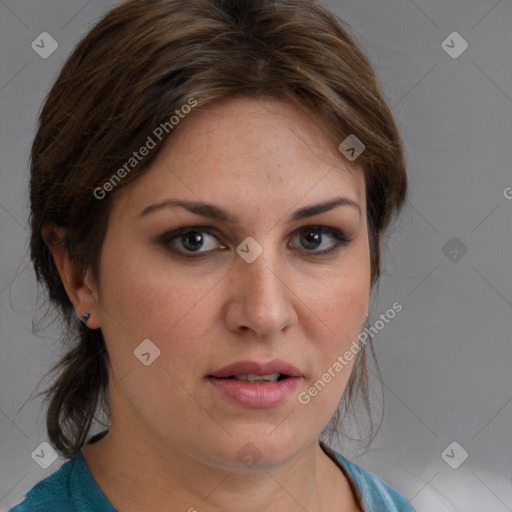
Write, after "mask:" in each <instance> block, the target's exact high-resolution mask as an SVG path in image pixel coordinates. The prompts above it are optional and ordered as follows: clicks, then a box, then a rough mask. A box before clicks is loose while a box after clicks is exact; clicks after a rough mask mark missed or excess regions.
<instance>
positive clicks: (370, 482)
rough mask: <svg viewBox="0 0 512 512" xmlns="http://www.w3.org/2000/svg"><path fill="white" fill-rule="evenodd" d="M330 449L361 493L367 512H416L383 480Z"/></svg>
mask: <svg viewBox="0 0 512 512" xmlns="http://www.w3.org/2000/svg"><path fill="white" fill-rule="evenodd" d="M328 449H329V451H330V452H331V454H332V455H333V456H334V457H335V458H336V460H337V461H338V462H339V464H340V465H341V466H342V467H343V468H344V469H345V471H346V473H347V474H348V477H349V478H350V479H351V480H352V483H353V485H354V487H355V488H356V489H357V490H358V491H359V494H360V496H361V499H362V501H363V504H364V507H365V512H414V509H413V508H412V506H411V505H410V503H409V501H408V500H407V499H406V498H405V497H404V496H403V495H402V494H401V493H400V492H399V491H397V490H396V489H395V488H393V487H391V486H390V485H389V484H388V483H387V482H385V481H384V480H382V478H380V477H378V476H377V475H375V474H374V473H371V472H370V471H367V470H366V469H363V468H362V467H360V466H358V465H357V464H354V463H353V462H350V461H349V460H348V459H346V458H345V457H343V455H341V454H340V453H338V452H337V451H335V450H333V449H332V448H330V447H329V448H328Z"/></svg>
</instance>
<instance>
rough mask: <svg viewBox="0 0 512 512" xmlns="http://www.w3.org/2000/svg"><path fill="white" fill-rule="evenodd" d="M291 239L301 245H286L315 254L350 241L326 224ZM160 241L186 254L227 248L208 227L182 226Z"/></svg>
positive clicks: (334, 248) (333, 248)
mask: <svg viewBox="0 0 512 512" xmlns="http://www.w3.org/2000/svg"><path fill="white" fill-rule="evenodd" d="M293 239H296V240H298V241H299V243H300V245H301V246H300V247H297V246H295V245H294V244H293V243H292V242H290V243H289V244H288V247H291V248H293V249H298V250H302V251H306V252H308V253H316V254H327V253H330V252H333V251H335V250H336V249H338V248H339V247H340V246H342V245H347V244H348V243H349V242H350V239H349V238H347V237H346V236H345V235H344V234H343V233H342V232H341V231H339V230H337V229H334V228H328V227H326V226H306V227H304V228H301V229H300V230H299V231H298V232H296V233H295V234H294V236H293ZM161 242H162V243H163V244H164V245H166V246H171V249H173V250H174V251H175V252H178V253H181V254H187V255H193V254H205V253H208V252H213V251H215V250H225V249H227V248H228V247H226V246H225V245H223V244H222V243H220V242H219V240H218V238H217V236H216V235H214V234H213V233H212V232H211V230H210V229H208V228H183V229H180V230H178V231H174V232H173V233H169V234H167V235H165V236H164V237H162V238H161ZM326 242H330V243H328V244H326ZM326 245H327V247H325V246H326Z"/></svg>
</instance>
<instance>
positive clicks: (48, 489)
mask: <svg viewBox="0 0 512 512" xmlns="http://www.w3.org/2000/svg"><path fill="white" fill-rule="evenodd" d="M323 446H324V450H326V451H327V452H328V455H330V457H331V458H332V459H333V460H334V462H337V465H338V466H339V467H340V468H341V469H342V470H343V471H344V473H345V475H346V476H347V478H348V480H349V483H350V484H351V487H352V490H353V491H354V492H355V494H356V495H358V496H359V497H360V499H361V502H362V504H363V512H414V509H413V508H412V507H411V505H409V503H408V501H407V500H406V499H405V498H404V497H403V496H402V495H401V494H400V493H399V492H398V491H397V490H395V489H394V488H393V487H391V486H390V485H388V484H387V483H386V482H384V481H383V480H382V479H380V478H379V477H378V476H376V475H374V474H373V473H370V472H369V471H366V470H365V469H363V468H361V467H359V466H357V465H356V464H354V463H352V462H350V461H349V460H347V459H346V458H345V457H343V456H342V455H340V454H339V453H338V452H336V451H334V450H333V449H332V448H328V447H326V445H323ZM329 452H330V453H329ZM8 512H116V509H115V508H114V507H113V506H112V505H111V504H110V503H109V501H108V500H107V498H106V496H105V495H104V494H103V493H102V492H101V490H100V488H99V487H98V485H97V484H96V482H95V480H94V478H93V476H92V474H91V472H90V471H89V468H88V466H87V464H86V462H85V459H84V457H83V455H82V453H81V452H78V453H77V454H76V455H75V456H74V457H73V458H72V459H70V460H68V461H67V462H65V463H64V464H62V466H61V467H60V468H59V469H58V470H57V471H56V472H55V473H53V474H51V475H50V476H48V477H47V478H45V479H44V480H42V481H41V482H39V483H38V484H36V485H35V486H34V487H33V488H32V489H31V490H30V491H29V492H28V494H27V495H26V498H25V501H23V502H22V503H20V504H19V505H17V506H15V507H14V508H12V509H10V510H9V511H8Z"/></svg>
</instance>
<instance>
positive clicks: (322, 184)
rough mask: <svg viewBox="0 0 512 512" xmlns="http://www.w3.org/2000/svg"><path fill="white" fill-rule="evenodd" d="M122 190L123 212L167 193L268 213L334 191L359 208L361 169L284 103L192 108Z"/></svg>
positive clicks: (242, 101)
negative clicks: (251, 204)
mask: <svg viewBox="0 0 512 512" xmlns="http://www.w3.org/2000/svg"><path fill="white" fill-rule="evenodd" d="M127 189H128V190H126V193H125V191H124V190H123V191H121V192H123V194H121V196H122V197H121V198H120V201H119V202H120V203H126V204H129V205H131V206H134V205H135V204H137V206H141V205H142V203H143V202H144V201H146V202H147V201H148V200H154V201H158V200H161V199H165V197H166V196H169V195H172V196H179V197H184V198H189V199H192V200H208V201H213V200H217V201H218V202H223V201H224V202H226V201H229V202H233V201H234V200H239V199H240V196H241V195H243V197H244V199H245V200H248V199H249V198H250V197H254V198H256V201H257V202H258V204H259V205H262V204H266V205H268V206H270V205H274V208H275V207H276V206H277V205H278V204H279V203H276V201H278V202H280V203H282V204H283V205H284V203H283V201H284V202H285V203H286V204H287V205H288V203H290V205H288V206H291V204H292V203H293V204H295V203H297V202H298V201H300V200H301V198H304V200H305V201H306V202H314V201H315V200H317V199H318V200H324V199H326V197H332V196H335V195H339V194H341V193H342V194H343V195H345V196H347V197H349V198H351V199H353V200H354V201H356V202H358V203H359V204H360V206H361V209H362V210H363V211H364V209H365V203H364V201H365V193H364V174H363V171H362V169H361V168H360V167H359V166H356V165H355V164H354V163H349V162H348V161H347V160H345V159H344V158H343V157H342V156H341V154H340V153H339V152H338V150H337V147H336V145H335V143H334V141H333V140H332V137H330V135H329V133H328V132H327V131H326V128H325V126H324V125H323V124H322V123H321V122H319V121H318V119H316V118H314V117H313V116H310V115H308V114H307V113H306V112H304V111H302V110H301V109H299V108H298V107H296V106H295V105H293V104H291V103H288V102H284V101H278V100H269V99H264V100H254V99H248V98H237V99H229V100H223V101H218V102H215V103H212V104H208V105H206V106H203V107H201V108H197V109H195V110H193V111H192V112H191V113H190V114H188V115H187V116H186V117H185V118H184V119H181V120H180V123H179V125H178V126H176V127H175V129H174V130H173V133H172V134H171V136H170V137H169V138H168V139H167V141H166V143H165V144H164V146H163V147H162V149H161V150H160V153H159V154H158V155H157V157H156V159H155V161H154V162H153V163H152V165H151V168H150V169H149V171H148V172H147V173H146V174H145V175H143V176H142V177H141V178H139V179H137V180H135V181H134V182H132V184H130V186H128V187H127ZM233 195H236V198H235V197H233ZM123 198H124V200H123ZM245 204H246V205H248V203H247V202H246V203H245ZM143 206H144V205H142V207H143Z"/></svg>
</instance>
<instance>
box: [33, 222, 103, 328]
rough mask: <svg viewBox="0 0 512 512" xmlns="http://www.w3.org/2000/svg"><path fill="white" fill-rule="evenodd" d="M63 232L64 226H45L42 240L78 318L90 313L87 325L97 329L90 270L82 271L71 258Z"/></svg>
mask: <svg viewBox="0 0 512 512" xmlns="http://www.w3.org/2000/svg"><path fill="white" fill-rule="evenodd" d="M65 234H66V228H62V227H59V226H55V225H49V226H45V227H44V228H43V231H42V235H43V240H44V241H45V243H46V245H47V246H48V249H49V250H50V252H51V253H52V256H53V261H54V262H55V266H56V267H57V270H58V272H59V275H60V279H61V281H62V284H63V285H64V288H65V290H66V292H67V294H68V297H69V300H70V301H71V302H72V303H73V306H74V307H75V311H76V314H77V316H78V318H79V319H80V320H82V316H83V315H84V313H90V317H89V319H88V321H87V327H89V328H90V329H98V328H99V327H101V326H100V324H99V315H98V297H97V294H96V289H95V284H94V281H93V279H92V271H91V269H90V268H88V269H87V270H86V271H85V272H84V269H83V268H82V267H81V266H79V265H78V264H77V263H75V262H74V261H72V260H71V258H70V256H69V254H68V251H67V250H66V244H65V243H64V236H65Z"/></svg>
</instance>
